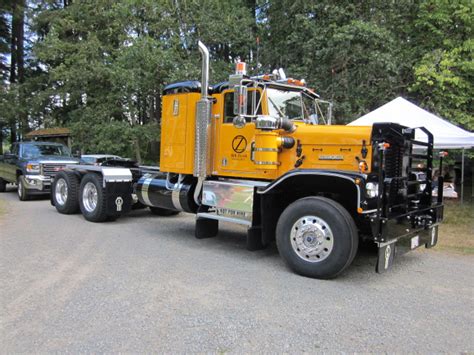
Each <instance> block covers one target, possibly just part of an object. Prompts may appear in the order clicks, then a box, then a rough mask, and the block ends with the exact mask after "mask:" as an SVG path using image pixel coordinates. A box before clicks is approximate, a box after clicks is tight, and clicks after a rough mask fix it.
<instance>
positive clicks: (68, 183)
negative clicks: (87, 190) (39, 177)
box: [51, 171, 79, 214]
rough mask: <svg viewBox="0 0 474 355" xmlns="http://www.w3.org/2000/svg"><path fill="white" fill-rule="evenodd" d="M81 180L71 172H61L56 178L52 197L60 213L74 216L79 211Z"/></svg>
mask: <svg viewBox="0 0 474 355" xmlns="http://www.w3.org/2000/svg"><path fill="white" fill-rule="evenodd" d="M78 192H79V178H78V177H77V175H76V174H74V173H73V172H71V171H60V172H59V173H58V174H57V175H56V177H55V178H54V182H53V186H52V189H51V197H52V199H53V203H54V206H55V207H56V210H57V211H58V212H59V213H62V214H73V213H77V212H78V211H79V199H78V196H77V194H78Z"/></svg>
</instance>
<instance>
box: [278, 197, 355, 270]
mask: <svg viewBox="0 0 474 355" xmlns="http://www.w3.org/2000/svg"><path fill="white" fill-rule="evenodd" d="M276 242H277V247H278V251H279V253H280V255H281V257H282V258H283V260H284V261H285V262H286V264H287V265H288V266H289V267H290V268H291V269H292V270H293V271H295V272H296V273H298V274H300V275H303V276H307V277H312V278H317V279H331V278H334V277H336V276H337V275H339V274H340V273H341V272H342V271H344V269H345V268H346V267H348V266H349V265H350V264H351V262H352V260H353V259H354V257H355V255H356V252H357V248H358V242H359V238H358V233H357V227H356V225H355V223H354V220H353V219H352V217H351V216H350V214H349V212H347V210H346V209H345V208H344V207H343V206H342V205H340V204H339V203H337V202H335V201H333V200H330V199H328V198H324V197H306V198H302V199H299V200H297V201H295V202H293V203H292V204H290V205H289V206H288V207H287V208H286V209H285V210H284V211H283V213H282V214H281V216H280V218H279V220H278V224H277V228H276Z"/></svg>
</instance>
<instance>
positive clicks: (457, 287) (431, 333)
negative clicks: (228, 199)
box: [0, 192, 474, 353]
mask: <svg viewBox="0 0 474 355" xmlns="http://www.w3.org/2000/svg"><path fill="white" fill-rule="evenodd" d="M0 199H1V200H3V201H0V202H3V205H4V209H6V210H7V213H6V214H4V215H3V216H1V217H0V284H1V291H0V306H1V308H0V313H1V314H0V344H1V352H2V353H18V352H53V351H54V352H66V351H67V352H73V353H76V352H151V351H158V352H173V353H176V352H180V353H181V352H212V353H216V352H218V353H222V352H238V353H241V352H267V353H269V352H279V353H280V352H290V353H295V352H296V353H299V352H328V351H330V352H334V351H343V352H385V351H388V352H399V353H401V352H430V353H432V352H471V353H472V352H474V340H473V339H474V337H473V336H472V335H473V334H474V272H473V270H474V268H473V267H474V258H472V257H468V256H459V255H455V254H446V253H441V252H439V251H436V250H431V251H416V252H412V253H409V254H406V255H404V256H402V257H400V258H399V259H397V260H396V262H395V265H394V267H393V269H392V270H391V272H389V273H386V274H383V275H378V274H376V273H375V272H374V268H375V261H376V257H375V255H374V254H373V253H371V252H361V253H359V255H358V256H357V257H356V260H355V261H354V263H353V265H352V266H351V267H350V268H349V269H348V270H347V271H346V272H345V273H344V274H342V275H341V276H340V277H339V278H338V279H336V280H332V281H320V280H313V279H308V278H304V277H300V276H297V275H295V274H293V273H292V272H291V271H289V270H288V269H287V268H286V267H285V266H284V264H283V261H282V260H281V259H280V257H279V256H278V252H277V250H276V247H274V246H272V247H270V248H268V249H266V250H263V251H258V252H248V251H247V250H246V249H245V230H244V229H242V228H240V227H235V226H233V225H226V224H224V225H221V232H220V234H219V236H218V237H217V238H211V239H205V240H197V239H195V238H194V216H192V215H187V214H181V215H178V216H173V217H157V216H152V215H151V214H150V213H149V212H148V211H147V210H140V211H134V212H133V213H131V214H130V215H129V216H128V217H126V218H122V219H119V220H117V221H115V222H110V223H103V224H93V223H90V222H86V221H85V220H84V219H83V218H82V216H81V215H70V216H66V215H60V214H58V213H57V212H56V210H55V209H54V208H53V207H52V206H51V205H50V204H49V201H47V200H35V201H28V202H19V201H18V199H17V198H16V195H15V193H14V192H9V193H4V194H0ZM440 238H442V236H440Z"/></svg>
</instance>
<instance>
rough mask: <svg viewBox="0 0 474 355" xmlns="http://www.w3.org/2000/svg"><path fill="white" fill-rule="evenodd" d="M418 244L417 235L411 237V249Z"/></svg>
mask: <svg viewBox="0 0 474 355" xmlns="http://www.w3.org/2000/svg"><path fill="white" fill-rule="evenodd" d="M419 245H420V237H419V236H418V235H417V236H415V237H413V238H411V249H415V248H417V247H418V246H419Z"/></svg>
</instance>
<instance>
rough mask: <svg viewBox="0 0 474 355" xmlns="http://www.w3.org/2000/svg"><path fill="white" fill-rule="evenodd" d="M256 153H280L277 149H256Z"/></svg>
mask: <svg viewBox="0 0 474 355" xmlns="http://www.w3.org/2000/svg"><path fill="white" fill-rule="evenodd" d="M254 151H255V152H277V153H278V149H277V148H254Z"/></svg>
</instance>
